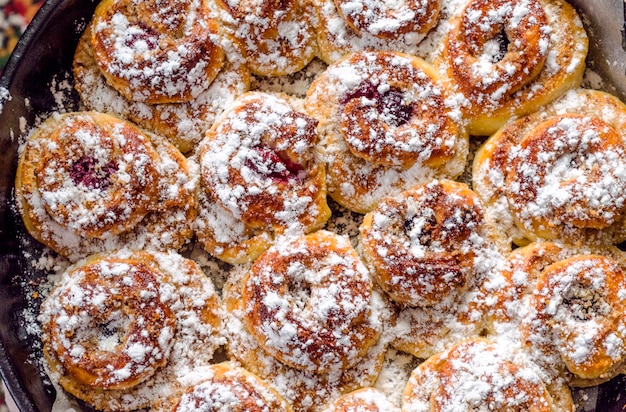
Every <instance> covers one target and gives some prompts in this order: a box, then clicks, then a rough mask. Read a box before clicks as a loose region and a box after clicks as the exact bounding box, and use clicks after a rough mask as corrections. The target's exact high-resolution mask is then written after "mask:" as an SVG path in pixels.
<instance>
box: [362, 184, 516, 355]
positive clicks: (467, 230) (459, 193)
mask: <svg viewBox="0 0 626 412" xmlns="http://www.w3.org/2000/svg"><path fill="white" fill-rule="evenodd" d="M360 232H361V246H362V250H363V254H364V256H365V258H366V261H367V262H368V263H369V264H370V265H371V266H372V268H373V272H374V274H375V279H376V281H377V282H378V284H379V285H380V287H381V288H382V289H383V290H384V291H385V292H387V294H388V295H389V297H390V298H391V299H392V300H393V301H394V302H395V304H396V306H397V310H398V318H397V320H396V325H395V328H394V329H393V330H392V331H391V333H390V335H391V336H392V337H393V339H394V340H393V342H392V345H393V346H394V347H396V348H398V349H400V350H403V351H405V352H409V353H411V354H413V355H415V356H417V357H419V358H427V357H429V356H431V355H433V354H434V353H436V352H441V351H442V350H445V349H447V348H448V347H449V346H451V345H452V344H454V343H455V342H457V341H459V340H461V339H463V338H465V337H468V336H473V335H478V334H480V333H481V331H482V330H483V328H487V327H488V325H487V320H488V319H489V318H490V315H489V313H490V311H491V310H492V308H491V301H492V300H493V294H494V293H496V291H497V290H498V287H499V285H500V284H501V283H502V282H501V281H500V276H501V275H500V272H499V271H498V270H496V269H498V268H499V267H500V265H501V264H502V263H503V262H504V260H505V255H506V254H507V253H508V252H509V251H510V248H509V246H508V245H507V244H506V242H505V241H504V240H503V239H502V238H501V237H500V236H499V232H498V231H497V228H496V227H495V226H494V225H493V223H492V222H491V221H490V219H489V217H488V216H486V215H485V209H484V207H483V205H482V203H481V202H480V200H479V199H478V197H477V196H476V195H475V194H474V193H473V192H472V191H471V190H470V189H469V188H468V187H467V185H465V184H463V183H457V182H454V181H448V180H441V181H433V182H431V183H428V184H423V185H418V186H416V187H414V188H412V189H409V190H406V191H404V192H402V193H401V194H399V195H398V196H395V197H390V198H385V199H383V200H382V201H381V202H380V203H379V204H378V206H377V207H376V208H375V209H374V210H373V211H372V212H370V213H368V214H367V215H365V218H364V219H363V223H362V224H361V226H360ZM492 285H495V286H492Z"/></svg>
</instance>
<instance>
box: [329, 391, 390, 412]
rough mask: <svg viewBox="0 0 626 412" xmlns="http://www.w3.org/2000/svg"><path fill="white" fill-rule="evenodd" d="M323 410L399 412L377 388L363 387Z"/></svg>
mask: <svg viewBox="0 0 626 412" xmlns="http://www.w3.org/2000/svg"><path fill="white" fill-rule="evenodd" d="M323 412H400V408H398V407H397V406H395V405H394V404H393V403H391V402H390V401H389V400H388V399H387V397H386V396H385V395H384V394H383V393H382V392H380V391H379V390H377V389H374V388H363V389H359V390H356V391H354V392H350V393H347V394H345V395H343V396H342V397H340V398H339V399H337V400H336V401H334V402H333V403H332V404H330V405H329V406H328V407H327V408H326V409H324V411H323Z"/></svg>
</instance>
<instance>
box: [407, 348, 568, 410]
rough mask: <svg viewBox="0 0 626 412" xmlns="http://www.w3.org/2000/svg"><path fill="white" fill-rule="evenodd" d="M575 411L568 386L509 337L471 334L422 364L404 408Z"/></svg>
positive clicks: (418, 368) (417, 369) (410, 387)
mask: <svg viewBox="0 0 626 412" xmlns="http://www.w3.org/2000/svg"><path fill="white" fill-rule="evenodd" d="M474 410H481V411H482V410H489V411H546V412H557V411H560V412H565V411H569V412H573V411H575V407H574V403H573V401H572V396H571V394H570V392H569V389H568V388H567V386H566V385H564V384H563V383H562V382H559V381H558V380H555V381H546V380H545V378H544V377H543V375H542V374H541V371H539V370H538V368H537V367H536V366H534V365H533V364H532V363H531V362H528V360H527V359H526V358H525V357H524V356H523V355H522V354H521V353H520V352H518V351H516V350H515V349H514V348H513V347H512V346H511V345H510V344H509V343H508V342H500V343H496V342H491V341H488V340H486V339H481V338H473V339H468V340H464V341H462V342H459V343H457V344H456V345H454V346H453V347H452V348H450V349H449V350H448V351H446V352H442V353H439V354H437V355H435V356H433V357H431V358H429V359H428V360H426V361H425V362H424V363H422V364H421V365H419V366H418V367H417V368H416V369H415V370H414V371H413V373H412V374H411V377H410V379H409V381H408V383H407V385H406V387H405V389H404V394H403V397H402V411H403V412H412V411H424V412H428V411H433V412H434V411H455V412H458V411H474Z"/></svg>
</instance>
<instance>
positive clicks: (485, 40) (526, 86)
mask: <svg viewBox="0 0 626 412" xmlns="http://www.w3.org/2000/svg"><path fill="white" fill-rule="evenodd" d="M450 25H451V26H450V28H449V30H448V31H447V34H446V37H445V39H444V40H443V48H442V51H441V54H440V56H438V57H436V58H435V59H434V63H435V65H436V66H437V67H438V69H439V70H440V72H442V74H443V73H445V75H446V77H447V79H448V80H449V82H450V84H451V86H452V89H453V90H454V91H456V92H458V93H460V96H459V97H462V100H463V102H462V103H461V110H462V111H463V113H464V115H465V117H466V119H467V120H468V131H469V133H470V134H472V135H490V134H492V133H494V132H495V131H496V130H497V129H498V128H500V127H501V126H502V125H503V124H504V123H506V121H507V120H508V119H510V118H511V117H513V116H520V115H525V114H528V113H530V112H533V111H535V110H537V109H538V108H539V107H541V106H542V105H545V104H547V103H549V102H550V101H552V100H554V99H555V98H557V97H558V96H560V95H561V94H563V93H564V92H565V91H567V90H568V89H571V88H574V87H577V86H579V85H580V83H581V81H582V76H583V72H584V70H585V57H586V55H587V47H588V40H587V35H586V33H585V30H584V28H583V25H582V22H581V21H580V18H579V17H578V15H577V14H576V11H575V10H574V9H573V8H572V7H571V6H570V5H569V4H567V3H566V2H565V1H562V0H496V1H493V0H470V1H469V2H468V3H467V4H466V5H465V7H464V9H462V12H461V13H460V14H459V15H457V16H455V17H453V18H452V19H451V22H450Z"/></svg>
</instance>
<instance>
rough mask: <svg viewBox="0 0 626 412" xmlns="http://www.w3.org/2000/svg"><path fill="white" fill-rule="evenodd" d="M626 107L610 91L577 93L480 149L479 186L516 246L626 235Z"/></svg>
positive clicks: (475, 175) (477, 161) (611, 240)
mask: <svg viewBox="0 0 626 412" xmlns="http://www.w3.org/2000/svg"><path fill="white" fill-rule="evenodd" d="M625 109H626V106H624V104H623V103H622V102H621V101H619V100H618V99H617V98H615V97H613V96H610V95H608V94H606V93H602V92H598V91H592V90H582V89H581V90H576V91H571V92H569V93H567V94H566V95H565V96H564V97H563V98H561V99H559V100H558V101H556V102H554V103H553V104H551V105H549V106H546V107H545V108H543V109H542V110H540V111H539V112H537V113H534V114H532V115H529V116H527V117H524V118H522V119H520V120H518V121H515V122H512V123H510V124H509V125H508V126H506V127H504V128H502V129H501V130H499V131H498V133H496V134H495V135H493V136H492V137H491V138H490V139H489V140H488V141H487V142H486V143H485V144H484V145H483V146H482V147H481V148H480V150H479V151H478V152H477V154H476V157H475V159H474V165H473V186H474V189H475V190H476V192H477V193H478V195H479V196H480V197H481V199H482V200H483V201H484V202H485V204H486V205H487V207H488V209H490V210H492V211H493V213H494V215H497V216H498V220H499V225H500V227H501V228H502V230H503V231H504V232H505V233H506V234H507V236H509V237H510V238H512V239H513V241H514V242H515V243H518V244H526V243H528V242H529V241H533V240H536V239H549V240H554V239H564V240H566V241H568V242H572V243H578V242H580V243H584V244H617V243H619V242H622V241H624V240H625V239H626V232H625V230H624V227H625V226H624V211H625V210H626V197H625V196H624V193H625V192H624V189H626V187H625V184H626V135H625V134H624V132H623V131H624V126H626V110H625Z"/></svg>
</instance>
